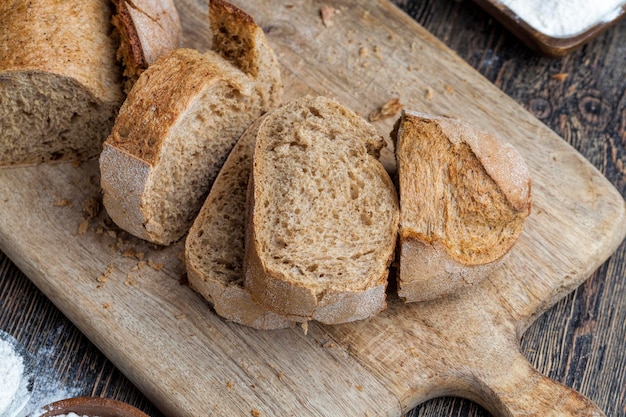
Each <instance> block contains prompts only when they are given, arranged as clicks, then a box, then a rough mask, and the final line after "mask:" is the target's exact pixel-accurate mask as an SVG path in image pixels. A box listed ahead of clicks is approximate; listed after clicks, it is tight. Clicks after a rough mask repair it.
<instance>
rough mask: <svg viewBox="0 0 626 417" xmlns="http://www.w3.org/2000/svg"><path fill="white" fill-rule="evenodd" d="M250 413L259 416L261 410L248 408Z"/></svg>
mask: <svg viewBox="0 0 626 417" xmlns="http://www.w3.org/2000/svg"><path fill="white" fill-rule="evenodd" d="M250 415H251V416H253V417H260V416H261V412H260V411H259V410H257V409H256V408H253V409H252V410H250Z"/></svg>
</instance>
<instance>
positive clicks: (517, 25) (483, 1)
mask: <svg viewBox="0 0 626 417" xmlns="http://www.w3.org/2000/svg"><path fill="white" fill-rule="evenodd" d="M474 1H475V2H476V4H478V5H479V6H480V7H482V8H483V9H484V10H485V11H486V12H487V13H489V14H491V15H492V16H493V17H494V18H495V19H496V20H498V21H499V22H500V23H501V24H502V25H504V26H505V27H506V28H507V29H509V30H510V31H511V32H513V34H515V36H517V37H518V38H519V39H520V40H521V41H522V42H524V43H525V44H526V45H527V46H528V47H529V48H531V49H534V50H536V51H538V52H540V53H541V54H543V55H547V56H551V57H559V56H563V55H566V54H568V53H570V52H571V51H573V50H574V49H576V48H579V47H580V46H582V45H584V44H585V43H587V42H589V41H590V40H592V39H593V38H595V37H596V36H598V35H599V34H600V33H602V32H604V31H605V30H606V29H608V28H609V27H611V26H613V25H614V24H616V23H617V22H618V21H620V20H621V19H622V18H624V16H626V4H625V5H624V6H622V12H621V13H620V14H619V15H618V16H617V17H616V18H615V19H613V20H611V21H609V22H602V23H599V24H597V25H595V26H592V27H590V28H589V29H588V30H586V31H585V32H582V33H580V34H578V35H575V36H571V37H566V38H555V37H552V36H548V35H546V34H544V33H542V32H540V31H538V30H536V29H534V28H533V27H532V26H530V25H529V24H528V23H526V21H524V20H523V19H521V18H520V17H519V16H518V15H517V14H515V13H514V12H513V11H511V9H509V8H508V7H506V6H505V5H504V4H502V3H500V2H498V1H497V0H474Z"/></svg>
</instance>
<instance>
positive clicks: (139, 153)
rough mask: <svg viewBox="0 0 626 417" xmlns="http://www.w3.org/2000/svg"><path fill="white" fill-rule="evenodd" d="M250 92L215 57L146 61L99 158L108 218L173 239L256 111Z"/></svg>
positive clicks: (184, 54) (147, 235)
mask: <svg viewBox="0 0 626 417" xmlns="http://www.w3.org/2000/svg"><path fill="white" fill-rule="evenodd" d="M252 87H253V86H252V83H251V82H249V80H248V79H247V78H246V77H245V76H244V74H242V73H241V72H240V71H239V70H237V69H236V68H233V67H232V66H231V65H229V64H228V63H226V62H224V61H223V60H221V59H219V57H217V56H216V55H214V54H201V53H200V52H197V51H195V50H191V49H178V50H176V51H174V52H172V53H171V54H169V55H166V56H165V57H163V58H162V59H160V60H157V62H155V63H154V64H152V65H151V66H150V67H149V68H148V69H147V70H146V71H145V72H144V73H143V74H142V75H141V76H140V77H139V79H138V80H137V83H136V84H135V86H134V87H133V89H132V90H131V92H130V94H129V95H128V98H127V99H126V102H125V103H124V105H123V106H122V108H121V110H120V113H119V116H118V118H117V121H116V123H115V126H114V128H113V131H112V133H111V136H109V138H108V139H107V141H106V142H105V144H104V150H103V152H102V155H101V156H100V172H101V184H102V189H103V191H104V198H103V203H104V206H105V207H106V210H107V212H108V214H109V216H110V217H111V219H112V220H113V221H114V222H115V223H116V224H117V225H118V226H119V227H121V228H122V229H124V230H126V231H128V232H129V233H132V234H133V235H135V236H137V237H140V238H142V239H145V240H148V241H151V242H154V243H158V244H161V245H167V244H169V243H171V242H173V241H176V240H178V239H180V238H181V237H182V236H183V235H184V234H185V233H186V232H187V229H188V228H189V226H191V223H192V222H193V219H194V218H195V216H196V214H197V213H198V210H199V209H200V207H201V205H202V201H203V199H204V196H205V195H206V193H207V192H208V190H209V187H210V185H211V183H212V182H213V180H214V179H215V177H216V176H217V173H218V171H219V169H220V167H221V165H222V164H223V163H224V160H225V159H226V157H227V156H228V153H229V152H230V150H231V148H232V146H233V144H234V142H235V141H236V140H237V138H238V137H239V136H240V135H241V133H243V131H244V130H245V129H246V127H247V126H248V125H249V124H250V123H252V122H253V121H254V119H255V118H256V117H258V116H259V115H260V114H261V113H262V111H263V109H262V108H261V105H260V100H259V98H258V97H257V96H255V95H254V92H253V91H252V90H253V88H252Z"/></svg>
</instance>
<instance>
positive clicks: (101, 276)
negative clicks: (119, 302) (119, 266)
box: [96, 265, 113, 284]
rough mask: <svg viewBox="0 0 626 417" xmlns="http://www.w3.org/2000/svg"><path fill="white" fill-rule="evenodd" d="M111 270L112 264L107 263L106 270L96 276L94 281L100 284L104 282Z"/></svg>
mask: <svg viewBox="0 0 626 417" xmlns="http://www.w3.org/2000/svg"><path fill="white" fill-rule="evenodd" d="M111 272H113V265H109V266H108V267H107V269H106V271H104V273H103V274H102V275H100V276H99V277H98V278H96V281H98V282H99V283H101V284H104V283H105V282H107V280H108V279H109V275H111Z"/></svg>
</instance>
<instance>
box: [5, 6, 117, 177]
mask: <svg viewBox="0 0 626 417" xmlns="http://www.w3.org/2000/svg"><path fill="white" fill-rule="evenodd" d="M0 16H2V19H1V21H0V45H1V48H2V52H1V53H0V83H2V84H3V86H4V87H3V89H2V91H4V92H6V94H5V93H0V104H1V107H2V117H0V119H1V120H2V121H1V122H0V123H1V126H0V148H5V146H6V149H3V151H2V152H0V165H4V164H16V163H38V162H47V161H53V160H59V159H60V160H76V159H79V160H81V159H86V158H90V157H93V156H96V155H97V154H98V153H99V152H100V150H101V146H102V142H103V141H104V139H105V138H106V135H107V134H108V132H109V130H110V128H111V126H112V125H113V121H114V117H115V114H116V112H117V110H118V109H119V106H120V105H121V103H122V100H123V95H122V91H121V72H120V69H119V67H118V66H117V64H116V60H115V49H116V45H115V43H114V40H113V39H112V38H111V37H110V36H109V35H110V33H111V28H112V27H111V23H110V19H111V8H110V5H109V3H108V1H107V0H84V1H79V2H64V1H50V0H42V1H35V2H33V1H26V0H15V1H5V2H1V3H0ZM59 16H63V19H60V18H59ZM38 83H40V84H41V85H38ZM16 89H19V91H20V92H21V93H22V94H21V95H20V96H19V97H18V98H15V97H13V95H12V93H14V92H15V91H16ZM68 94H69V97H68ZM31 96H32V99H31V98H30V97H31ZM78 101H80V104H81V105H84V106H85V108H84V109H83V108H78V107H77V106H78V105H79V104H77V102H78ZM31 105H32V107H33V108H34V110H33V109H31V108H30V107H29V106H31ZM24 106H27V107H24ZM48 106H50V107H48ZM54 111H58V113H52V112H54ZM31 112H32V113H33V114H34V115H32V116H31V117H30V118H29V119H28V120H27V121H22V122H20V119H21V118H23V117H24V114H25V113H31ZM39 118H41V119H42V122H41V125H42V126H41V127H36V126H38V125H39V124H37V123H35V122H37V120H34V119H39ZM46 119H47V121H46ZM81 119H82V120H84V123H85V124H86V125H87V126H89V127H88V129H86V128H82V127H81V128H80V130H81V131H80V133H76V132H74V130H73V127H74V126H75V125H76V123H77V122H78V121H80V120H81ZM92 125H93V126H92ZM85 130H87V131H85ZM68 132H74V133H75V135H74V136H75V137H74V136H72V137H71V138H68V139H67V140H65V141H62V140H60V139H61V136H63V135H68V134H69V135H70V136H71V135H72V134H73V133H68ZM27 139H28V141H29V142H30V141H32V144H31V143H27V142H26V140H27ZM68 142H72V143H71V144H68V145H66V144H65V143H68ZM34 148H37V150H34Z"/></svg>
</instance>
